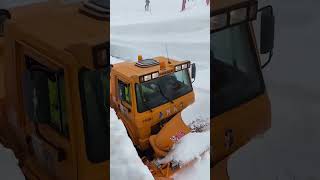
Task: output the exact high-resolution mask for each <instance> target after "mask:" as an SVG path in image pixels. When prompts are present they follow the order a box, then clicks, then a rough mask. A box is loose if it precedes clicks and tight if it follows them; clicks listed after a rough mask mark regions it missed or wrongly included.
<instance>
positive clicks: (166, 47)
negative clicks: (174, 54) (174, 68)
mask: <svg viewBox="0 0 320 180" xmlns="http://www.w3.org/2000/svg"><path fill="white" fill-rule="evenodd" d="M165 46H166V52H167V59H168V63H169V64H171V62H170V59H169V53H168V48H167V43H166V44H165Z"/></svg>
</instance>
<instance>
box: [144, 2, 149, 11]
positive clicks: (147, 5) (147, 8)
mask: <svg viewBox="0 0 320 180" xmlns="http://www.w3.org/2000/svg"><path fill="white" fill-rule="evenodd" d="M149 9H150V0H146V5H145V6H144V10H145V11H149Z"/></svg>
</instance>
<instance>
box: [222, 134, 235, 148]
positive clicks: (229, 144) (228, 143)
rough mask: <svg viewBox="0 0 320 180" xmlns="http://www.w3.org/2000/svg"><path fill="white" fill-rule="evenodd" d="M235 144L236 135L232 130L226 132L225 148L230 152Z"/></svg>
mask: <svg viewBox="0 0 320 180" xmlns="http://www.w3.org/2000/svg"><path fill="white" fill-rule="evenodd" d="M233 144H234V134H233V130H232V129H227V130H225V133H224V146H225V148H226V149H227V150H229V149H230V148H231V147H232V145H233Z"/></svg>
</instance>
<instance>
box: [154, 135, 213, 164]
mask: <svg viewBox="0 0 320 180" xmlns="http://www.w3.org/2000/svg"><path fill="white" fill-rule="evenodd" d="M209 148H210V132H209V131H205V132H201V133H189V134H187V135H185V136H184V137H183V138H181V140H180V141H179V142H178V143H176V144H175V146H174V147H173V148H172V150H171V151H170V152H169V154H168V155H167V156H166V157H165V158H163V159H160V160H159V161H158V162H159V163H160V164H166V163H169V162H176V163H178V164H179V166H180V167H182V166H184V165H186V164H188V163H189V162H191V161H193V160H194V159H199V158H201V155H202V154H203V153H205V152H206V151H208V150H209Z"/></svg>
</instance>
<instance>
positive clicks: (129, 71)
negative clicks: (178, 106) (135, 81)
mask: <svg viewBox="0 0 320 180" xmlns="http://www.w3.org/2000/svg"><path fill="white" fill-rule="evenodd" d="M152 59H154V60H156V61H158V62H160V61H164V62H165V63H166V70H174V68H175V66H176V65H178V64H183V63H186V62H188V61H177V60H173V59H169V61H170V63H171V64H168V58H167V57H163V56H160V57H155V58H152ZM135 64H136V62H132V61H130V62H127V61H126V62H121V63H117V64H114V65H113V67H112V69H113V70H114V71H117V72H118V73H120V74H122V75H123V76H125V77H127V78H130V77H133V76H138V77H139V76H142V75H146V74H150V73H153V72H156V71H160V65H155V66H151V67H147V68H141V67H137V66H136V65H135Z"/></svg>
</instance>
